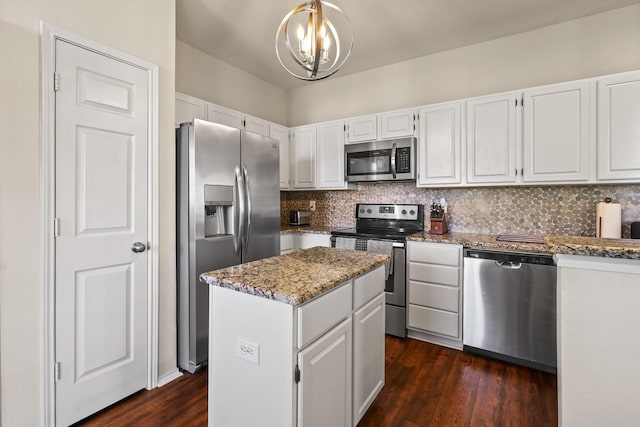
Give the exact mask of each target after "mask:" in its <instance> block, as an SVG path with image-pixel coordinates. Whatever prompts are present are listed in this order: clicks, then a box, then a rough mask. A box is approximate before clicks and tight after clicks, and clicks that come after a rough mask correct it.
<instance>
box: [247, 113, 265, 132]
mask: <svg viewBox="0 0 640 427" xmlns="http://www.w3.org/2000/svg"><path fill="white" fill-rule="evenodd" d="M242 125H243V128H244V130H248V131H249V132H255V133H259V134H260V135H263V136H269V122H268V121H266V120H262V119H259V118H257V117H253V116H247V115H245V116H244V119H243V121H242Z"/></svg>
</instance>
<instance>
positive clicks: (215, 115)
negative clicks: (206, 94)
mask: <svg viewBox="0 0 640 427" xmlns="http://www.w3.org/2000/svg"><path fill="white" fill-rule="evenodd" d="M207 120H209V121H210V122H214V123H220V124H221V125H227V126H231V127H234V128H238V129H242V113H241V112H239V111H236V110H232V109H231V108H226V107H223V106H221V105H216V104H211V103H207Z"/></svg>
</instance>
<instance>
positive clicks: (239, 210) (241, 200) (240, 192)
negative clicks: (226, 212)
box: [233, 166, 245, 256]
mask: <svg viewBox="0 0 640 427" xmlns="http://www.w3.org/2000/svg"><path fill="white" fill-rule="evenodd" d="M234 172H235V182H234V187H235V188H234V190H235V194H234V198H235V200H234V203H235V206H234V209H233V249H234V251H235V253H236V255H237V256H240V252H241V250H242V244H241V242H242V236H243V234H244V228H245V225H244V215H245V197H244V180H243V178H242V174H241V172H240V167H239V166H236V167H235V169H234Z"/></svg>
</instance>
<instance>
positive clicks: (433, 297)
mask: <svg viewBox="0 0 640 427" xmlns="http://www.w3.org/2000/svg"><path fill="white" fill-rule="evenodd" d="M409 303H410V304H417V305H423V306H425V307H430V308H437V309H439V310H446V311H451V312H453V313H459V312H460V290H459V289H458V288H452V287H450V286H440V285H433V284H430V283H421V282H414V281H409Z"/></svg>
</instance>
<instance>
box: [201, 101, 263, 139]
mask: <svg viewBox="0 0 640 427" xmlns="http://www.w3.org/2000/svg"><path fill="white" fill-rule="evenodd" d="M207 120H209V121H210V122H215V123H220V124H222V125H227V126H231V127H234V128H238V129H244V130H248V131H251V132H255V133H259V134H260V135H264V136H269V122H268V121H266V120H262V119H259V118H257V117H253V116H249V115H248V114H243V113H241V112H239V111H236V110H232V109H230V108H226V107H222V106H220V105H216V104H211V103H208V104H207Z"/></svg>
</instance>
